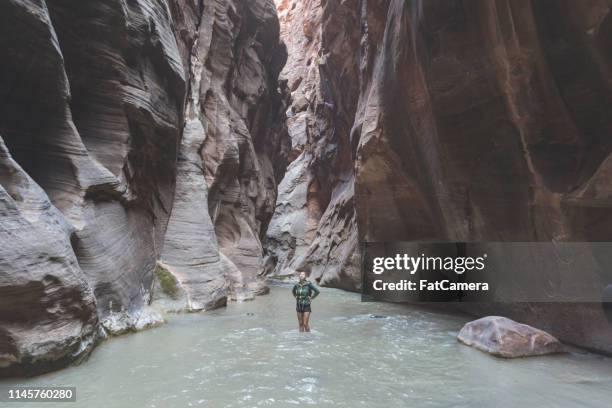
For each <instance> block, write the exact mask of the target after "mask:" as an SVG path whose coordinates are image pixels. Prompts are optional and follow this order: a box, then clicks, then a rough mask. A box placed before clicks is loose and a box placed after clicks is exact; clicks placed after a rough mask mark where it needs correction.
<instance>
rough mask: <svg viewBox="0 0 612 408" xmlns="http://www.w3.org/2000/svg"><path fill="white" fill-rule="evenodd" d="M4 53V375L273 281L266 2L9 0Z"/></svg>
mask: <svg viewBox="0 0 612 408" xmlns="http://www.w3.org/2000/svg"><path fill="white" fill-rule="evenodd" d="M0 52H1V53H2V58H3V63H2V64H0V138H1V139H0V182H1V187H0V217H1V218H0V242H1V245H0V375H26V374H33V373H37V372H41V371H47V370H51V369H54V368H56V367H60V366H63V365H65V364H67V363H69V362H71V361H74V360H78V359H80V358H82V357H84V356H86V355H87V354H88V352H89V351H90V350H91V349H92V347H93V346H94V345H95V343H96V342H97V341H98V340H99V339H100V338H102V337H104V336H106V335H108V334H115V333H122V332H125V331H128V330H135V329H139V328H143V327H147V326H150V325H155V324H158V323H160V322H161V321H163V318H162V316H161V314H160V312H159V309H160V308H152V307H151V306H150V305H151V303H152V302H153V300H157V301H159V305H161V306H162V308H166V309H167V310H202V309H209V308H213V307H216V306H219V305H222V304H224V303H225V301H226V299H228V298H244V297H252V296H253V295H254V294H257V293H261V292H263V291H264V285H263V283H262V279H261V274H262V271H263V263H262V256H261V253H262V249H261V233H262V231H264V230H265V228H266V226H267V223H268V222H269V220H270V217H271V215H272V212H273V207H274V202H275V185H276V180H277V179H280V177H281V176H282V173H283V171H284V167H283V166H284V163H285V159H284V155H286V154H288V150H289V141H288V139H287V138H286V131H285V130H284V124H283V122H282V121H281V122H276V118H278V117H279V115H278V113H279V112H284V110H285V108H284V106H283V104H284V102H283V101H284V99H283V95H282V94H280V93H279V92H278V90H277V76H278V73H279V72H280V70H281V68H282V66H283V64H284V55H285V52H284V46H283V45H282V44H281V43H280V42H279V25H278V20H277V18H276V11H275V9H274V4H273V3H272V2H271V1H267V0H257V1H231V0H216V1H211V2H202V1H191V0H113V1H105V2H99V1H93V0H88V1H79V2H73V1H68V0H7V1H3V2H2V3H1V4H0Z"/></svg>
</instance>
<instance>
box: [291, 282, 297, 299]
mask: <svg viewBox="0 0 612 408" xmlns="http://www.w3.org/2000/svg"><path fill="white" fill-rule="evenodd" d="M296 289H297V285H293V289H291V293H293V297H297V293H296Z"/></svg>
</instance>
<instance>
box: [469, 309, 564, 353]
mask: <svg viewBox="0 0 612 408" xmlns="http://www.w3.org/2000/svg"><path fill="white" fill-rule="evenodd" d="M457 339H458V340H459V341H460V342H462V343H463V344H466V345H468V346H472V347H474V348H477V349H478V350H481V351H485V352H487V353H489V354H492V355H494V356H497V357H504V358H516V357H530V356H541V355H544V354H554V353H562V352H564V351H565V349H564V347H563V345H562V344H561V343H560V342H559V340H557V339H556V338H555V337H553V336H551V335H550V334H548V333H546V332H545V331H543V330H539V329H536V328H534V327H531V326H528V325H526V324H521V323H517V322H515V321H514V320H511V319H508V318H505V317H500V316H487V317H483V318H482V319H478V320H474V321H472V322H469V323H466V325H465V326H463V328H462V329H461V331H460V332H459V335H458V336H457Z"/></svg>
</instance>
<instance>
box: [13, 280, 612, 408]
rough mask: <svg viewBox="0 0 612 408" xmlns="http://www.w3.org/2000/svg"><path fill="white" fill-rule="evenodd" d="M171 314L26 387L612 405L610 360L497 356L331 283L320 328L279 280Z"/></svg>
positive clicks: (422, 316)
mask: <svg viewBox="0 0 612 408" xmlns="http://www.w3.org/2000/svg"><path fill="white" fill-rule="evenodd" d="M168 320H169V322H168V324H166V325H165V326H162V327H160V328H157V329H153V330H149V331H146V332H142V333H138V334H136V335H127V336H123V337H119V338H116V339H112V340H110V341H107V342H105V343H103V344H102V345H101V346H100V347H99V348H98V349H97V350H96V351H95V352H94V354H93V355H92V357H91V358H90V359H89V361H87V362H85V363H84V364H82V365H81V366H78V367H72V368H69V369H66V370H63V371H60V372H56V373H52V374H49V375H45V376H42V377H38V378H35V379H31V380H27V381H26V383H27V384H36V385H57V386H76V387H77V402H76V403H66V404H64V405H62V404H47V403H45V404H42V405H43V406H44V407H58V406H66V407H73V408H76V407H105V408H107V407H159V408H166V407H198V406H200V407H214V408H219V407H289V406H292V405H298V404H312V405H316V406H318V407H332V406H333V407H368V408H370V407H385V408H390V407H401V408H404V407H493V406H495V407H516V406H519V404H520V406H532V407H578V406H580V407H597V408H601V407H607V406H610V404H611V401H612V360H611V359H607V358H603V357H599V356H595V355H591V354H583V355H576V354H574V355H567V356H548V357H540V358H533V359H521V360H499V359H496V358H494V357H490V356H488V355H486V354H484V353H481V352H479V351H476V350H474V349H471V348H468V347H465V346H462V345H461V344H459V343H457V341H456V339H455V336H456V334H457V331H458V330H459V329H460V328H461V326H462V324H463V323H464V322H465V320H464V318H462V317H458V316H448V315H440V314H435V313H431V312H428V311H423V310H420V309H412V308H409V307H406V306H400V305H392V304H381V303H361V302H360V298H359V296H358V295H356V294H351V293H345V292H341V291H338V290H332V289H323V290H322V293H321V296H319V297H318V298H317V299H316V300H315V302H314V304H313V315H312V319H311V327H312V329H313V332H312V333H302V334H300V333H298V332H297V321H296V318H295V312H294V304H293V297H292V295H291V293H290V290H289V288H288V287H281V286H275V287H272V291H271V294H270V295H269V296H263V297H259V298H257V299H256V300H255V301H253V302H246V303H241V304H231V305H230V306H229V307H228V308H227V309H223V310H217V311H214V312H211V313H205V314H189V315H170V316H169V317H168ZM16 383H17V382H10V383H9V382H4V383H1V385H2V386H3V387H4V386H8V385H11V384H16ZM19 383H21V384H23V381H20V382H19ZM26 405H27V406H33V404H26ZM5 406H6V407H11V406H13V405H11V404H5ZM14 406H16V407H23V406H24V405H23V404H15V405H14Z"/></svg>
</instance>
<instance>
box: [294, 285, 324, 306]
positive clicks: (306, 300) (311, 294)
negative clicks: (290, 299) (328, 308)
mask: <svg viewBox="0 0 612 408" xmlns="http://www.w3.org/2000/svg"><path fill="white" fill-rule="evenodd" d="M319 293H320V292H319V289H317V287H316V286H315V285H313V284H312V282H310V281H307V280H306V281H304V282H298V283H296V284H295V286H294V287H293V296H295V299H296V300H297V302H298V304H299V305H309V304H310V301H311V300H312V299H314V298H316V297H317V296H319Z"/></svg>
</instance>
